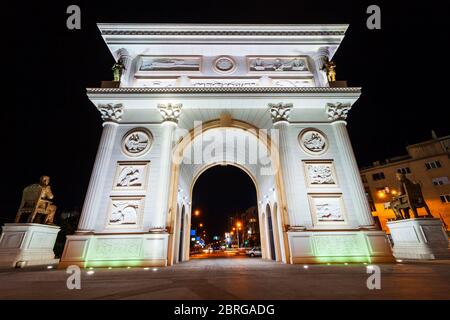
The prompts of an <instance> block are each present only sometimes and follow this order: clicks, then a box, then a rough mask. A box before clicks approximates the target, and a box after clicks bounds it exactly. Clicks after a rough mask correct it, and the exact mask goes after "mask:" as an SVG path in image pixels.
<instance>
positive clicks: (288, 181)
mask: <svg viewBox="0 0 450 320" xmlns="http://www.w3.org/2000/svg"><path fill="white" fill-rule="evenodd" d="M269 108H270V113H271V115H272V122H273V126H274V127H275V128H276V129H277V130H278V133H279V143H278V151H279V161H280V163H279V168H278V169H279V170H281V176H282V178H283V184H284V194H285V196H286V202H287V203H286V204H285V205H286V206H287V212H288V217H289V223H290V224H291V225H297V224H298V221H297V220H298V219H297V217H298V214H297V215H296V214H295V213H296V212H297V210H298V209H299V208H296V207H295V203H296V202H295V194H294V190H295V189H296V185H295V181H294V174H293V173H292V172H291V170H292V168H293V167H295V161H292V159H291V157H290V153H289V148H290V147H292V146H291V145H290V143H289V138H288V128H289V114H290V112H291V109H292V104H283V103H277V104H269ZM278 210H280V212H281V213H283V210H284V208H282V207H281V206H280V207H279V208H278ZM286 222H287V221H285V223H286Z"/></svg>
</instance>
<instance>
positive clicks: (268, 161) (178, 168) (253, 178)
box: [168, 120, 289, 265]
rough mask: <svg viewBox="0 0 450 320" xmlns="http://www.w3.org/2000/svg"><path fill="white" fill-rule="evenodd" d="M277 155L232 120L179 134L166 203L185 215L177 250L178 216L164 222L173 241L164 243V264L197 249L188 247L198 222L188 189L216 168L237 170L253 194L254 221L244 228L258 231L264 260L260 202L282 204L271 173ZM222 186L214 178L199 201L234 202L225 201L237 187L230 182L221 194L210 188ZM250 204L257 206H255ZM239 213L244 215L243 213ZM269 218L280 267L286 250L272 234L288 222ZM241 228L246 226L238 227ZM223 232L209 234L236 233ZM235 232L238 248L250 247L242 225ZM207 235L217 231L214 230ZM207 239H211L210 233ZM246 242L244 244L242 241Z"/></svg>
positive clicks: (275, 173)
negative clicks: (166, 257) (166, 251)
mask: <svg viewBox="0 0 450 320" xmlns="http://www.w3.org/2000/svg"><path fill="white" fill-rule="evenodd" d="M277 154H278V152H277V149H276V144H273V143H272V140H271V137H270V136H267V135H265V133H264V132H263V133H260V132H258V128H255V127H252V126H251V125H249V124H247V123H244V122H241V121H237V120H232V121H231V124H228V125H227V126H226V127H224V126H222V123H221V121H220V120H213V121H211V122H208V123H205V124H202V126H200V127H198V128H197V127H196V128H195V129H193V130H191V131H190V132H189V134H187V135H184V136H183V138H182V139H181V140H180V141H179V142H178V143H177V144H176V146H175V148H174V152H173V156H174V165H173V177H172V181H173V183H174V184H173V185H172V188H171V190H172V194H171V200H170V202H171V206H172V207H178V206H179V207H180V208H181V207H182V205H185V206H186V210H185V211H186V217H185V219H184V222H183V225H184V229H185V230H184V233H183V241H182V243H181V244H182V246H180V242H181V241H180V235H181V232H180V224H181V217H178V216H177V215H173V216H169V219H170V220H169V221H168V224H170V225H172V226H173V237H171V238H170V240H169V241H171V243H170V245H169V248H170V249H169V250H171V251H170V252H172V254H171V255H169V256H170V257H171V259H170V260H169V261H168V264H169V265H171V264H173V263H177V262H181V261H187V260H189V259H190V258H191V254H192V252H193V250H194V249H195V250H198V248H192V247H191V244H192V242H197V241H200V238H199V234H197V233H198V232H197V231H195V230H194V229H195V228H197V225H195V223H200V221H196V218H197V215H196V213H197V211H198V210H199V208H197V204H196V200H194V198H196V196H197V192H196V191H195V190H194V189H195V188H196V185H197V184H198V183H197V182H199V181H201V180H202V179H203V176H204V175H207V174H209V172H210V171H211V170H217V168H230V170H233V169H234V170H237V171H238V172H239V173H240V175H243V176H244V177H245V178H246V179H247V181H250V184H251V186H252V190H253V191H252V192H251V193H252V194H253V195H254V201H253V202H252V206H254V207H255V208H254V211H253V212H254V215H255V219H254V220H255V221H257V222H256V223H255V225H256V227H255V228H252V230H250V234H252V233H253V232H254V231H253V229H255V231H256V232H258V231H259V238H258V240H259V245H258V246H257V247H258V250H259V252H258V255H259V256H261V255H262V257H263V258H265V259H270V254H271V250H270V248H269V236H268V230H267V229H268V220H267V213H266V210H265V204H263V203H280V202H283V201H284V199H283V195H282V185H283V184H282V180H281V179H282V178H281V176H279V174H278V173H279V170H277V168H279V159H278V157H277ZM223 186H224V184H223V183H220V181H218V180H217V179H213V180H211V181H210V183H209V184H208V185H207V188H206V190H207V191H208V194H206V195H205V196H204V198H205V199H208V198H211V197H212V194H219V195H220V199H217V201H216V206H224V205H226V204H228V203H230V204H233V203H235V201H234V199H232V198H231V197H230V192H231V191H235V190H236V189H237V186H239V184H238V183H236V181H233V182H230V183H229V184H228V189H227V190H222V191H221V192H220V191H219V192H217V190H216V189H217V188H218V187H223ZM212 188H214V189H212ZM241 193H245V192H241ZM256 203H258V204H259V205H258V206H256ZM219 204H220V205H219ZM200 209H201V208H200ZM241 210H242V211H244V209H241ZM212 211H215V210H212ZM271 216H272V218H271V219H272V236H273V241H274V242H275V245H274V246H275V249H274V250H272V252H274V254H275V257H276V259H274V260H277V261H283V262H285V263H286V262H287V261H288V260H287V259H288V256H287V253H284V251H283V250H286V252H287V250H288V249H286V248H287V247H286V246H285V245H284V244H281V243H277V242H278V241H279V239H281V238H283V239H284V236H285V235H284V231H279V232H280V234H279V235H278V234H277V230H278V227H281V226H283V225H285V224H288V223H289V222H288V220H285V219H283V217H281V218H280V217H279V215H277V219H276V220H274V216H273V209H272V213H271ZM199 217H202V215H201V214H200V215H199ZM191 223H192V226H191ZM222 223H223V222H222ZM205 225H206V224H205ZM247 226H248V224H245V225H244V227H247ZM277 226H278V227H277ZM206 227H208V225H206ZM234 228H236V226H234ZM228 229H230V230H222V233H223V235H222V234H215V235H216V236H219V238H220V237H222V238H223V237H224V236H225V232H224V231H227V232H228V233H231V232H235V231H236V230H232V228H231V226H230V227H229V228H228ZM199 231H200V230H199ZM240 231H241V233H239V246H240V247H241V245H244V246H247V247H248V246H251V245H253V244H254V243H255V241H254V240H252V238H250V239H249V238H248V236H247V235H246V234H244V235H243V234H242V232H243V231H244V230H243V228H242V226H241V230H240ZM245 231H246V232H248V231H249V230H248V229H247V228H245ZM245 231H244V232H245ZM213 233H220V232H217V231H214V232H213ZM201 234H203V230H201ZM233 235H234V237H230V238H232V239H231V241H232V245H233V244H234V246H235V248H236V249H237V246H238V243H237V234H233ZM212 236H213V237H214V235H212ZM242 240H244V242H242ZM246 240H247V242H245V241H246ZM216 241H220V240H216ZM180 248H181V249H180ZM247 249H248V248H247ZM179 250H182V254H181V255H179ZM202 250H204V249H202ZM243 250H244V249H243ZM180 257H181V259H180Z"/></svg>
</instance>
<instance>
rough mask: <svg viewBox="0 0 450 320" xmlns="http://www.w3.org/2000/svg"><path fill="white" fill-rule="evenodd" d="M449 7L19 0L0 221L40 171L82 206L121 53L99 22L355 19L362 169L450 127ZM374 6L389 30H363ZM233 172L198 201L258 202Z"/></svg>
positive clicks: (347, 57)
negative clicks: (97, 100)
mask: <svg viewBox="0 0 450 320" xmlns="http://www.w3.org/2000/svg"><path fill="white" fill-rule="evenodd" d="M444 3H445V1H440V2H439V3H438V4H433V3H431V1H420V2H417V3H414V2H412V1H405V2H401V1H389V2H388V1H384V2H381V1H370V2H369V1H360V2H358V3H355V2H353V1H352V2H350V1H333V2H329V3H328V4H327V2H326V1H311V0H308V1H300V0H297V1H292V2H283V1H276V2H270V3H269V2H263V1H259V2H253V1H235V2H233V1H220V2H219V1H212V0H210V1H205V2H204V3H202V2H198V1H184V2H181V3H175V2H173V1H132V0H128V1H120V2H114V1H92V0H91V1H70V2H68V1H63V0H60V1H58V3H57V4H53V3H52V4H44V2H43V1H33V2H32V1H29V2H28V3H27V1H15V2H14V9H10V10H7V11H3V12H4V13H7V14H8V15H9V16H10V17H11V18H12V19H11V22H10V23H9V24H8V25H7V27H6V28H5V27H4V30H3V34H4V36H5V37H6V40H4V42H3V44H4V45H3V50H2V51H3V59H2V61H3V64H2V72H3V80H4V81H5V80H6V82H7V86H6V92H4V95H3V101H2V107H1V108H0V112H1V116H0V119H1V124H2V125H1V126H0V127H1V129H0V130H1V137H2V138H3V141H2V152H1V155H2V156H1V157H0V158H1V161H2V175H3V181H4V183H3V187H2V195H3V197H4V200H2V207H1V208H0V221H4V222H8V221H11V220H12V219H13V217H14V216H15V213H16V210H17V207H18V205H19V203H20V197H21V191H22V189H23V188H24V187H25V186H26V185H28V184H31V183H35V182H37V181H38V179H39V176H41V175H43V174H47V175H49V176H51V178H52V182H51V185H52V189H53V192H54V194H55V197H56V198H55V202H56V204H57V205H58V207H59V209H60V210H64V209H71V208H81V207H82V204H83V200H84V196H85V192H86V189H87V186H88V182H89V177H90V173H91V170H92V166H93V161H94V159H95V154H96V150H97V146H98V143H99V139H100V134H101V129H102V127H101V120H100V116H99V114H98V112H97V111H96V110H95V108H94V106H93V105H92V104H91V103H90V102H89V100H88V99H87V96H86V93H85V88H87V87H97V86H99V85H100V81H101V80H109V79H111V78H112V75H111V66H112V64H113V58H112V57H111V55H110V53H109V51H108V49H107V47H106V45H105V44H104V42H103V40H102V38H101V36H100V33H99V31H98V29H97V28H96V25H95V23H97V22H148V23H162V22H172V23H175V22H184V23H189V22H191V23H202V22H203V23H294V24H302V23H317V24H320V23H323V24H326V23H348V24H350V28H349V30H348V32H347V35H346V38H345V39H344V41H343V43H342V45H341V47H340V49H339V50H338V52H337V53H336V55H335V59H334V60H335V61H336V64H337V79H338V80H347V81H348V84H349V85H350V86H361V87H362V88H363V94H362V96H361V98H360V100H359V101H358V102H357V103H356V104H355V105H354V108H353V110H352V111H351V113H350V116H349V119H348V122H349V124H348V130H349V133H350V136H351V138H352V142H353V146H354V149H355V153H356V157H357V160H358V163H359V164H360V165H361V166H365V165H367V164H370V163H371V162H372V161H374V160H378V159H384V158H386V157H391V156H395V155H399V154H403V153H404V152H405V151H404V147H405V145H406V144H407V143H414V142H418V141H421V140H423V139H428V138H430V137H431V133H430V131H431V129H434V130H435V131H436V133H437V134H438V135H441V136H442V135H447V134H450V126H449V123H450V121H449V119H450V113H449V111H448V108H449V107H448V104H449V102H448V99H445V98H444V95H446V94H447V92H448V79H449V67H448V65H449V63H448V49H447V46H448V42H449V40H450V33H449V27H448V20H449V19H448V17H447V16H446V15H447V11H446V10H444V8H442V7H441V6H442V5H444ZM70 4H78V5H79V6H80V7H81V10H82V29H81V30H75V31H70V30H68V29H67V28H66V18H67V15H66V13H65V12H66V8H67V6H68V5H70ZM370 4H378V5H380V7H381V10H382V29H381V30H375V31H374V30H368V29H367V28H366V19H367V16H368V15H367V14H366V8H367V6H368V5H370ZM11 47H12V48H13V50H12V51H11ZM221 170H223V168H219V169H218V171H221ZM220 175H223V173H219V176H220ZM225 178H226V180H223V181H222V183H220V184H219V183H216V181H218V180H216V179H217V176H214V175H212V174H211V175H210V174H209V173H208V175H206V176H204V177H201V178H200V179H201V180H199V184H198V186H196V188H199V189H200V188H208V189H209V190H210V191H211V193H210V197H208V198H206V199H205V200H195V204H196V205H198V206H201V207H205V208H208V211H211V212H212V211H215V210H218V209H217V208H213V207H211V209H209V208H210V206H212V204H211V203H210V202H211V201H212V199H215V198H216V197H217V194H215V192H216V191H217V192H218V191H220V189H222V190H229V191H230V192H233V193H234V192H235V191H236V190H240V192H236V193H238V196H239V195H240V196H241V198H239V199H237V198H236V199H233V201H234V203H235V204H236V206H241V207H240V208H231V207H229V208H226V210H225V209H224V210H223V212H225V211H227V212H228V211H230V210H234V209H236V210H238V209H242V210H243V209H245V208H246V206H247V205H248V203H251V202H252V201H253V202H255V201H254V197H255V195H254V190H253V188H254V187H253V186H252V184H248V183H247V184H246V185H247V187H246V188H244V187H242V188H241V187H239V189H236V188H235V187H236V185H237V184H236V183H235V181H236V180H234V179H231V178H235V179H241V178H240V174H238V175H236V174H234V173H230V174H227V175H225ZM242 185H244V183H243V184H242ZM246 190H247V191H246ZM200 194H201V192H200ZM229 194H230V195H231V193H229ZM197 201H199V202H198V203H197ZM202 201H203V202H202ZM221 203H223V202H221ZM218 211H220V210H218Z"/></svg>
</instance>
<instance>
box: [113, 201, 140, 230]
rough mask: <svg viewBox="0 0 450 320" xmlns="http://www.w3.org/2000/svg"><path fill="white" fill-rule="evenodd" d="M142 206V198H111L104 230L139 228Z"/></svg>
mask: <svg viewBox="0 0 450 320" xmlns="http://www.w3.org/2000/svg"><path fill="white" fill-rule="evenodd" d="M143 205H144V197H143V196H139V197H135V196H120V197H119V196H117V197H116V196H112V197H111V198H110V206H109V214H108V217H107V222H106V228H140V227H141V224H142V212H143Z"/></svg>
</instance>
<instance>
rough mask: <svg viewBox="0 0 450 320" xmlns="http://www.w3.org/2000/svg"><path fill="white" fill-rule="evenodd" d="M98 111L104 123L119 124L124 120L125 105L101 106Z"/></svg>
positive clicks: (110, 104)
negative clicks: (112, 122)
mask: <svg viewBox="0 0 450 320" xmlns="http://www.w3.org/2000/svg"><path fill="white" fill-rule="evenodd" d="M97 109H98V111H100V114H101V116H102V119H103V121H114V122H119V121H120V120H122V115H123V104H121V103H108V104H99V105H98V107H97Z"/></svg>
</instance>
